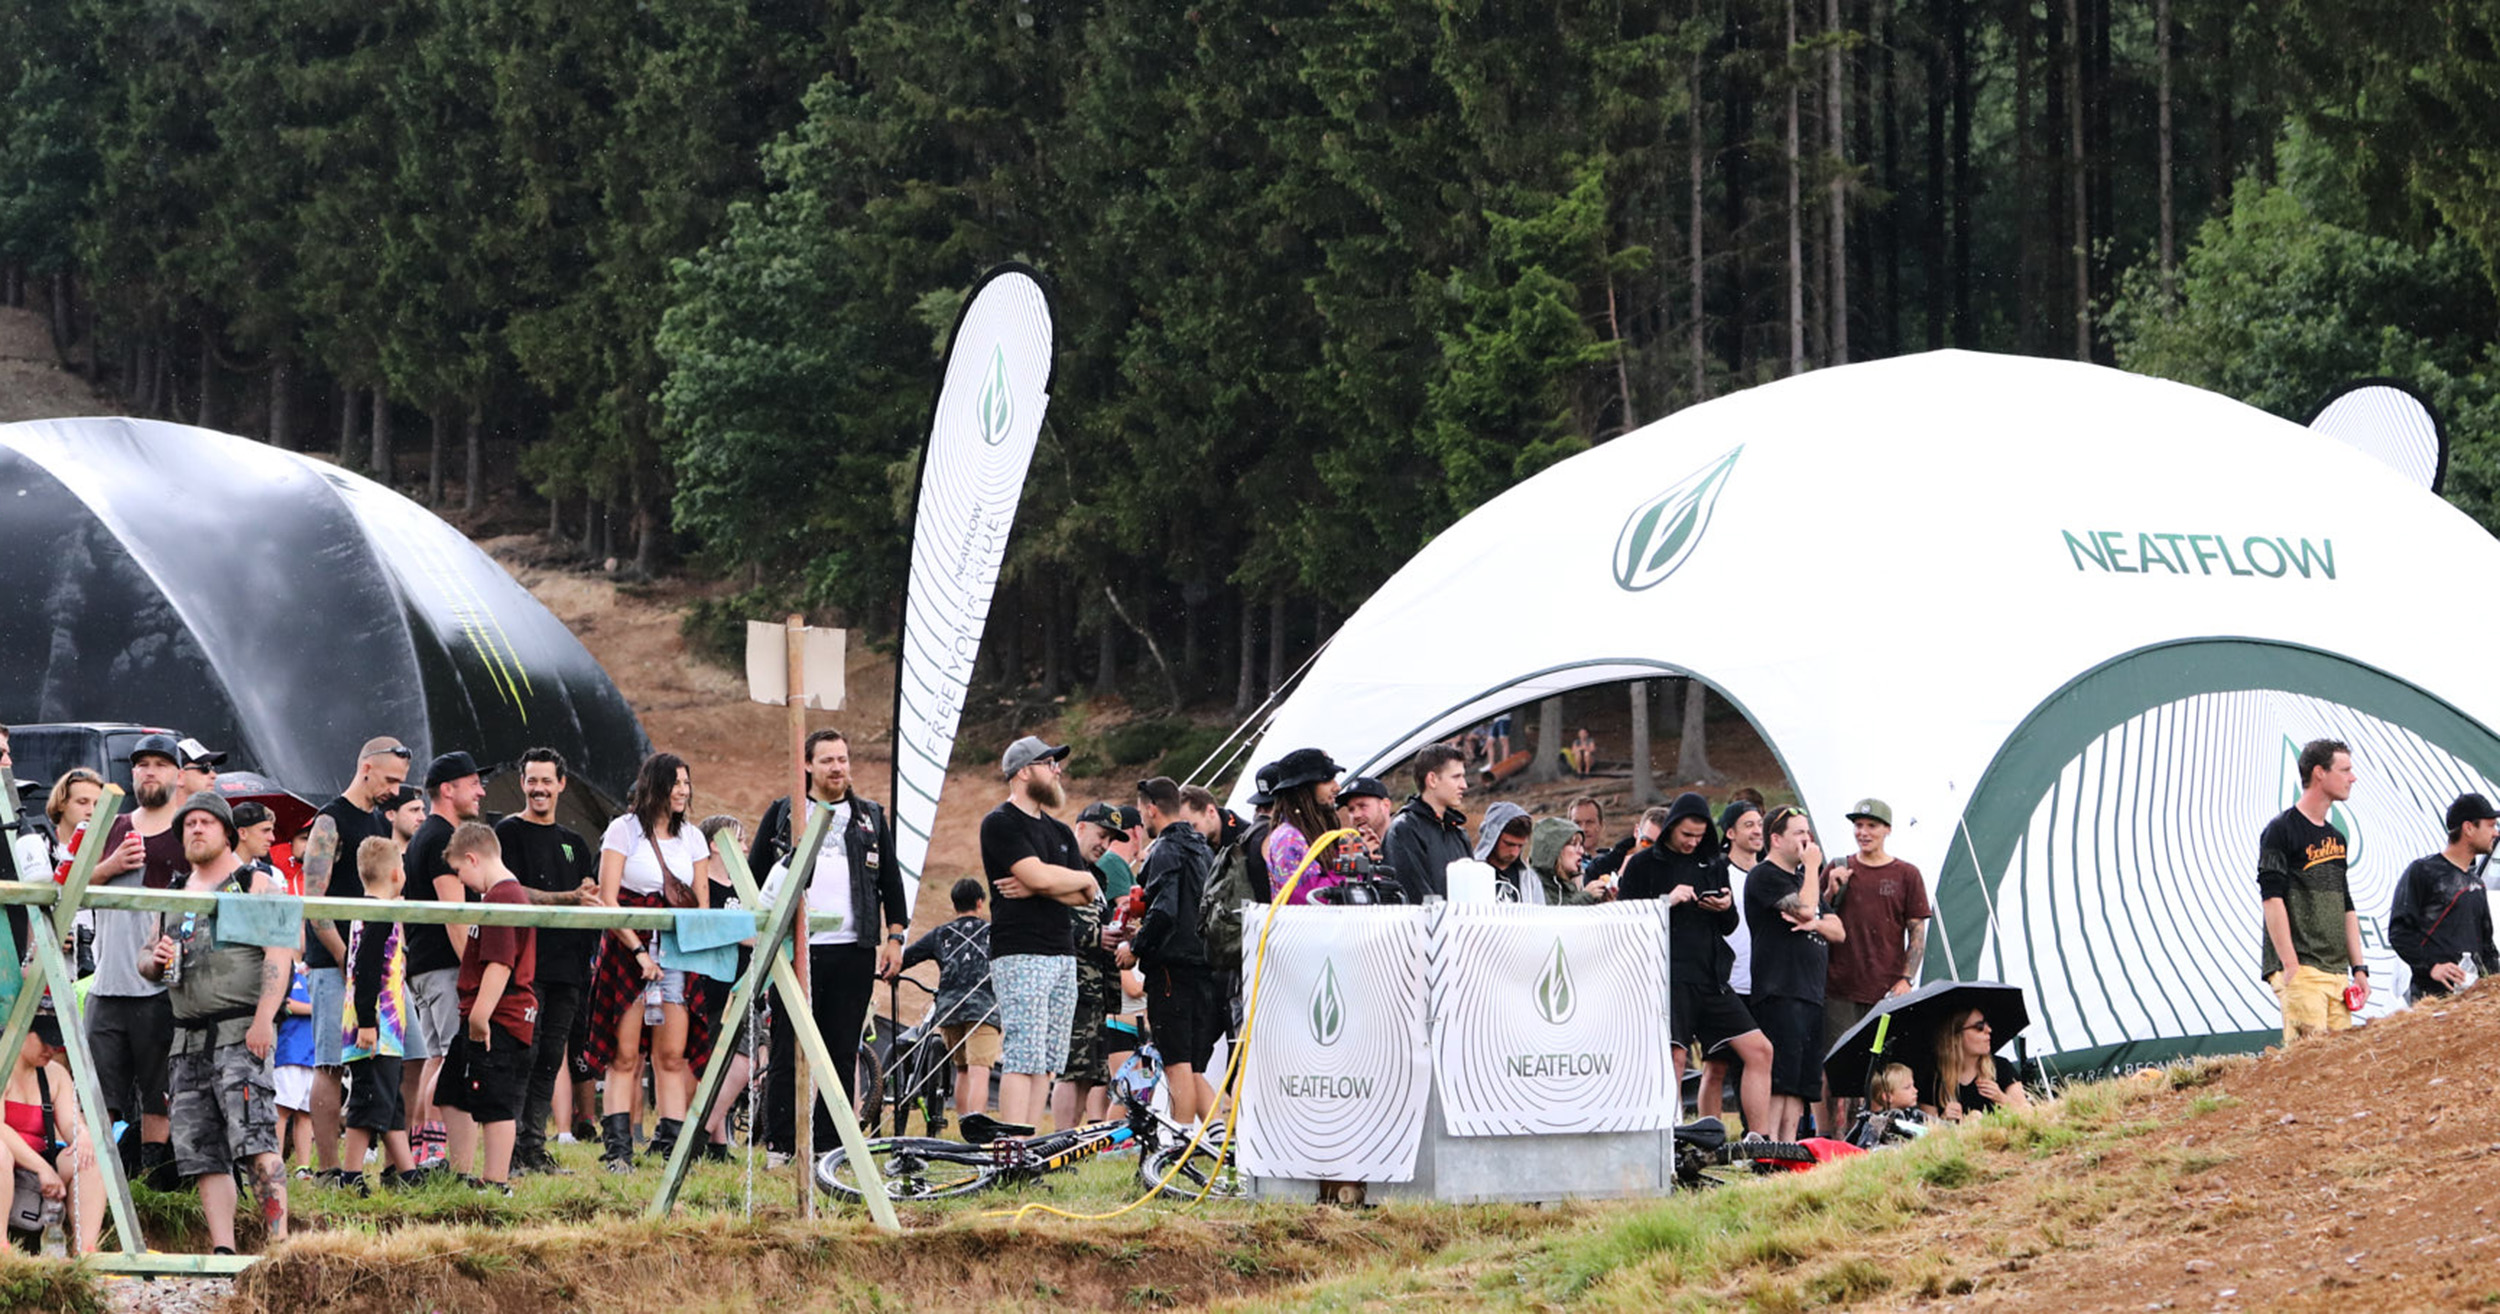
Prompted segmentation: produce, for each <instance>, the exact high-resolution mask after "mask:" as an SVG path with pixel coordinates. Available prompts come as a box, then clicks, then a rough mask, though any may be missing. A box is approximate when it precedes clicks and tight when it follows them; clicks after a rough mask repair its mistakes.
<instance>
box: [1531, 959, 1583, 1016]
mask: <svg viewBox="0 0 2500 1314" xmlns="http://www.w3.org/2000/svg"><path fill="white" fill-rule="evenodd" d="M1579 1004H1580V995H1579V991H1578V990H1577V989H1576V988H1575V987H1573V985H1572V984H1571V962H1570V960H1569V959H1568V958H1566V957H1564V956H1563V946H1562V941H1561V940H1560V939H1559V938H1558V939H1556V940H1555V941H1554V956H1553V957H1552V958H1550V959H1547V960H1546V963H1545V970H1544V971H1543V972H1542V973H1539V974H1538V976H1537V979H1536V1011H1537V1013H1538V1014H1539V1015H1540V1016H1542V1017H1543V1018H1544V1019H1545V1020H1546V1021H1548V1022H1551V1023H1553V1024H1554V1025H1555V1026H1561V1025H1562V1024H1563V1023H1565V1022H1568V1021H1570V1020H1571V1011H1572V1010H1573V1009H1574V1008H1577V1007H1579Z"/></svg>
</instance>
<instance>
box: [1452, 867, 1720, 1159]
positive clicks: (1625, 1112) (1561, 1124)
mask: <svg viewBox="0 0 2500 1314" xmlns="http://www.w3.org/2000/svg"><path fill="white" fill-rule="evenodd" d="M1431 961H1432V964H1433V968H1434V979H1433V988H1432V1019H1433V1021H1432V1025H1433V1032H1434V1034H1433V1038H1432V1058H1433V1070H1434V1075H1435V1076H1436V1078H1437V1079H1438V1081H1439V1083H1440V1091H1441V1112H1442V1119H1443V1122H1444V1125H1445V1126H1446V1127H1447V1129H1448V1130H1449V1132H1450V1134H1452V1135H1455V1136H1526V1135H1552V1134H1568V1133H1574V1132H1619V1131H1650V1130H1656V1129H1658V1128H1663V1127H1669V1126H1672V1125H1674V1121H1675V1114H1676V1111H1677V1105H1678V1103H1679V1101H1678V1098H1677V1091H1676V1085H1675V1069H1674V1066H1673V1065H1672V1064H1671V1063H1670V1062H1669V1059H1668V1054H1667V1020H1666V1009H1665V987H1666V980H1667V936H1666V922H1665V919H1664V917H1663V916H1662V915H1661V907H1660V905H1659V904H1657V903H1654V902H1651V901H1648V900H1640V901H1635V902H1631V903H1620V904H1608V905H1605V906H1602V907H1595V908H1534V907H1523V906H1520V905H1516V904H1494V905H1489V906H1477V905H1457V904H1453V905H1450V906H1449V908H1448V909H1447V911H1446V913H1445V914H1444V916H1443V917H1442V918H1441V923H1440V927H1439V930H1438V932H1437V933H1436V934H1435V935H1434V937H1433V942H1432V946H1431Z"/></svg>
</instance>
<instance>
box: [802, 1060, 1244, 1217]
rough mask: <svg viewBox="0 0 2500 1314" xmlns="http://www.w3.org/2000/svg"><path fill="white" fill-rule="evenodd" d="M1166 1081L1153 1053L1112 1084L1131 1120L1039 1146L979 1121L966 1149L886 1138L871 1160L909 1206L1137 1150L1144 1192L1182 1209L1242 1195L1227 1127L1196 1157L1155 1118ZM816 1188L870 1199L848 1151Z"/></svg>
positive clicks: (967, 1135)
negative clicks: (1225, 1150)
mask: <svg viewBox="0 0 2500 1314" xmlns="http://www.w3.org/2000/svg"><path fill="white" fill-rule="evenodd" d="M1161 1079H1162V1062H1161V1060H1160V1059H1159V1058H1158V1057H1156V1056H1155V1055H1154V1051H1153V1047H1152V1046H1146V1047H1143V1048H1140V1049H1139V1050H1138V1052H1137V1054H1136V1055H1135V1056H1134V1057H1132V1058H1131V1059H1130V1060H1129V1061H1128V1062H1127V1063H1126V1064H1124V1065H1122V1067H1121V1069H1120V1072H1119V1074H1118V1075H1117V1076H1115V1077H1114V1078H1113V1079H1112V1083H1111V1090H1112V1094H1113V1095H1114V1096H1115V1097H1117V1098H1118V1099H1119V1101H1120V1103H1121V1105H1122V1106H1123V1108H1124V1109H1125V1110H1126V1113H1127V1116H1125V1117H1122V1118H1115V1119H1111V1120H1108V1121H1104V1122H1097V1123H1091V1124H1088V1125H1086V1126H1082V1127H1071V1128H1069V1129H1067V1130H1066V1131H1055V1132H1052V1133H1050V1134H1049V1135H1046V1136H1036V1135H1034V1134H1033V1129H1032V1128H1030V1127H1025V1126H1020V1125H1018V1124H1015V1123H1005V1122H1000V1121H998V1120H997V1119H995V1118H992V1117H990V1116H989V1115H987V1114H978V1113H976V1114H974V1115H972V1116H970V1117H968V1118H965V1119H964V1120H963V1122H962V1128H963V1134H964V1140H961V1141H947V1140H938V1139H935V1138H933V1137H927V1136H888V1137H885V1138H882V1139H880V1140H873V1141H870V1142H869V1143H868V1153H869V1155H870V1157H871V1158H872V1159H874V1160H875V1162H876V1165H877V1172H878V1175H879V1176H880V1177H881V1178H882V1179H883V1181H884V1183H885V1191H886V1196H887V1198H889V1199H893V1200H902V1201H914V1200H946V1199H954V1198H957V1197H961V1196H967V1195H973V1194H977V1193H979V1192H981V1191H985V1190H988V1189H990V1188H991V1187H993V1186H1001V1185H1010V1184H1015V1183H1021V1182H1034V1181H1040V1180H1042V1179H1043V1178H1045V1177H1048V1176H1049V1175H1050V1174H1052V1173H1055V1172H1059V1171H1062V1170H1064V1169H1068V1168H1073V1167H1075V1166H1076V1165H1077V1164H1080V1163H1083V1162H1084V1161H1086V1160H1088V1159H1092V1158H1095V1157H1098V1156H1100V1155H1105V1154H1111V1153H1115V1152H1117V1151H1120V1150H1125V1149H1128V1148H1130V1147H1132V1146H1134V1147H1136V1148H1137V1149H1138V1150H1139V1152H1140V1153H1139V1155H1138V1163H1137V1173H1138V1184H1139V1187H1140V1188H1141V1189H1145V1190H1160V1191H1161V1193H1162V1194H1163V1195H1166V1196H1170V1197H1176V1198H1180V1199H1198V1198H1201V1197H1202V1196H1203V1197H1207V1198H1213V1199H1233V1198H1237V1197H1239V1196H1241V1195H1243V1194H1245V1193H1246V1190H1247V1187H1246V1184H1245V1183H1243V1182H1242V1180H1241V1178H1240V1175H1239V1174H1238V1173H1236V1172H1234V1171H1233V1166H1232V1163H1231V1160H1230V1158H1229V1156H1226V1155H1223V1154H1222V1153H1221V1152H1220V1147H1221V1146H1222V1145H1223V1143H1224V1129H1223V1128H1222V1127H1221V1126H1220V1125H1219V1126H1211V1127H1209V1128H1207V1130H1206V1134H1205V1135H1203V1136H1201V1137H1200V1138H1199V1143H1198V1148H1197V1149H1196V1151H1194V1152H1191V1151H1189V1132H1188V1131H1187V1130H1186V1129H1184V1128H1182V1127H1181V1126H1179V1125H1178V1124H1176V1123H1174V1122H1173V1121H1172V1120H1171V1119H1169V1118H1166V1117H1164V1116H1163V1115H1162V1114H1160V1113H1157V1112H1155V1110H1154V1107H1153V1105H1152V1104H1151V1103H1150V1102H1149V1101H1150V1100H1151V1099H1152V1098H1153V1094H1154V1088H1155V1086H1156V1085H1157V1084H1158V1083H1159V1082H1160V1081H1161ZM1175 1165H1177V1169H1176V1167H1175ZM1167 1177H1168V1178H1169V1180H1168V1181H1166V1178H1167ZM816 1186H817V1189H819V1190H822V1191H824V1192H825V1193H826V1194H828V1195H831V1196H834V1197H836V1198H838V1199H841V1200H845V1201H853V1200H859V1199H861V1198H862V1197H863V1193H862V1192H861V1190H860V1184H859V1173H858V1171H857V1167H856V1165H855V1164H853V1162H852V1161H851V1158H850V1152H849V1151H848V1150H845V1149H841V1148H836V1149H833V1150H830V1151H827V1152H826V1153H825V1154H823V1155H821V1156H819V1157H818V1158H817V1160H816Z"/></svg>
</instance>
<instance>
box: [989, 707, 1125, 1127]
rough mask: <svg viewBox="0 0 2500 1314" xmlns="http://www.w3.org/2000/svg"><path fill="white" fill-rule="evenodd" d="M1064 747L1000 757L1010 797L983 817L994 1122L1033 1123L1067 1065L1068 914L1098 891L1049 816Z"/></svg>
mask: <svg viewBox="0 0 2500 1314" xmlns="http://www.w3.org/2000/svg"><path fill="white" fill-rule="evenodd" d="M1067 758H1068V749H1067V745H1065V744H1047V743H1044V742H1042V741H1041V740H1040V739H1039V738H1037V737H1035V736H1033V735H1026V736H1025V737H1023V738H1022V739H1019V740H1017V741H1016V742H1014V743H1012V744H1009V745H1008V746H1007V752H1006V753H1005V755H1003V756H1002V757H1000V758H999V761H998V770H999V774H1000V775H1002V776H1004V777H1006V780H1007V797H1006V799H1005V801H1003V802H1001V803H1000V804H999V805H998V806H997V807H995V808H992V809H991V810H990V813H989V815H988V816H986V817H983V818H982V819H981V870H982V873H983V875H985V876H986V877H987V878H988V879H989V884H990V981H991V984H992V985H993V986H994V987H995V990H996V993H997V995H998V1012H999V1031H1000V1033H1001V1036H1000V1045H999V1048H1000V1056H999V1065H998V1066H999V1079H998V1112H999V1116H1000V1117H1001V1118H1003V1119H1005V1120H1006V1121H1008V1122H1011V1123H1025V1124H1030V1123H1032V1122H1033V1121H1034V1120H1035V1119H1036V1118H1037V1117H1039V1115H1040V1114H1041V1112H1042V1109H1043V1107H1044V1102H1045V1100H1046V1099H1047V1098H1048V1096H1049V1093H1050V1079H1051V1077H1052V1076H1053V1075H1055V1074H1057V1073H1060V1072H1063V1071H1065V1070H1066V1068H1067V1061H1068V1020H1069V1019H1070V1018H1071V1017H1074V1016H1075V1014H1076V934H1075V926H1074V920H1073V919H1072V918H1071V917H1070V915H1069V911H1068V910H1069V909H1070V908H1071V907H1073V906H1075V905H1077V904H1083V903H1091V902H1093V901H1094V899H1095V898H1096V897H1097V896H1099V895H1100V894H1101V893H1102V888H1101V886H1100V884H1099V883H1097V882H1096V881H1095V879H1094V873H1093V871H1092V870H1091V869H1090V868H1088V867H1087V866H1086V863H1085V857H1084V854H1083V853H1081V852H1080V851H1079V850H1078V848H1077V844H1076V833H1075V832H1074V831H1071V830H1069V829H1068V827H1067V824H1066V823H1064V822H1062V821H1060V820H1059V819H1058V818H1057V817H1054V816H1052V815H1050V812H1051V809H1053V808H1056V807H1058V806H1060V805H1061V804H1063V803H1065V802H1067V801H1068V796H1067V791H1066V789H1065V788H1064V787H1063V786H1062V785H1061V784H1060V773H1061V772H1062V771H1063V770H1065V769H1066V764H1067Z"/></svg>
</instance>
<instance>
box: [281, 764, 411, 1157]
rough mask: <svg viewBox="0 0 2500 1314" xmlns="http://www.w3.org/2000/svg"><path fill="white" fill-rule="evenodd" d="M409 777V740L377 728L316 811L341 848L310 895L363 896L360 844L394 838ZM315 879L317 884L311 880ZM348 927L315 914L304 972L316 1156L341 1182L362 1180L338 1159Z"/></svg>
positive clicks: (381, 933)
mask: <svg viewBox="0 0 2500 1314" xmlns="http://www.w3.org/2000/svg"><path fill="white" fill-rule="evenodd" d="M407 779H408V747H407V745H405V744H402V743H400V742H399V741H398V740H397V739H394V738H392V737H391V736H389V735H376V736H374V737H373V738H371V739H368V740H366V741H365V742H364V746H363V747H361V748H359V749H357V750H356V770H355V774H354V775H353V776H351V777H350V778H349V779H348V782H347V788H346V789H344V790H341V791H340V792H339V796H338V797H337V798H334V799H331V800H330V801H329V802H327V803H324V804H322V805H321V810H320V811H319V812H318V813H315V814H314V815H315V816H316V817H328V818H329V819H330V825H331V826H332V827H333V828H334V829H335V830H337V832H338V848H337V849H336V850H335V851H334V852H333V854H332V857H331V861H330V872H329V875H328V876H327V877H326V878H324V877H321V876H319V874H318V873H313V872H307V873H305V877H304V887H305V888H304V894H305V896H306V897H308V898H330V899H361V898H364V897H365V879H364V877H363V876H362V875H361V874H359V873H358V872H357V870H356V849H357V846H359V845H361V844H363V843H364V842H365V841H366V840H367V839H372V838H375V837H379V838H382V839H390V838H392V832H391V826H390V822H389V821H388V820H386V819H385V818H384V817H383V816H382V812H381V807H382V803H383V800H385V799H387V798H389V797H391V796H392V795H394V794H397V793H398V792H399V791H400V788H401V786H402V785H403V784H404V783H405V782H406V781H407ZM316 885H319V886H320V888H318V889H316V888H314V886H316ZM390 925H391V924H390V923H387V922H386V923H378V924H375V925H373V926H370V927H368V928H367V930H366V932H365V933H366V934H367V935H368V936H373V937H377V938H379V937H387V936H389V934H390ZM347 931H348V923H346V922H341V921H323V920H319V919H315V920H310V921H307V922H305V923H304V980H305V982H306V983H307V984H308V985H309V986H310V987H311V988H312V1005H313V1011H312V1036H313V1088H312V1125H313V1164H314V1167H315V1168H316V1170H317V1171H318V1172H320V1173H321V1174H322V1175H323V1176H325V1177H328V1178H330V1179H331V1180H332V1181H334V1182H337V1183H339V1184H340V1185H346V1184H347V1180H348V1178H349V1177H351V1176H352V1177H353V1178H354V1180H355V1181H356V1182H358V1183H362V1182H363V1181H364V1166H363V1165H361V1164H359V1165H357V1167H356V1169H355V1171H354V1172H353V1173H346V1172H341V1171H340V1167H339V1133H340V1122H341V1116H340V1115H341V1113H342V1112H343V1109H342V1106H343V1105H344V1104H345V1102H346V1093H347V1092H346V1075H347V1068H346V1063H347V1050H346V1043H345V1042H346V1036H345V1031H344V1029H343V1028H344V1026H345V1020H346V1012H347V971H346V966H345V964H346V961H347ZM420 1057H422V1051H420Z"/></svg>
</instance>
